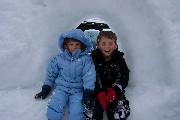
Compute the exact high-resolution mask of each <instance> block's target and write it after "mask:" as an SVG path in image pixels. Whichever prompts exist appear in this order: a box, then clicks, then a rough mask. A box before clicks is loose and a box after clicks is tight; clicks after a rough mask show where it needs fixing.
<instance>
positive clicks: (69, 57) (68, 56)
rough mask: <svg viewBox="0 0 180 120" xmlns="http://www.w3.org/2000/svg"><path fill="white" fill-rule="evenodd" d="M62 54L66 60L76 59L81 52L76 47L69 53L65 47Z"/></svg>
mask: <svg viewBox="0 0 180 120" xmlns="http://www.w3.org/2000/svg"><path fill="white" fill-rule="evenodd" d="M63 55H64V57H65V58H66V59H67V60H74V59H78V58H79V57H80V56H81V55H82V52H81V49H76V50H75V51H74V52H73V54H71V53H70V52H69V51H68V50H67V49H65V50H64V52H63Z"/></svg>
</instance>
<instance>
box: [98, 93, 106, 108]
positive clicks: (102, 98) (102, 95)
mask: <svg viewBox="0 0 180 120" xmlns="http://www.w3.org/2000/svg"><path fill="white" fill-rule="evenodd" d="M97 98H98V100H99V103H100V104H101V106H102V108H103V109H107V102H106V100H107V96H106V92H99V93H98V95H97Z"/></svg>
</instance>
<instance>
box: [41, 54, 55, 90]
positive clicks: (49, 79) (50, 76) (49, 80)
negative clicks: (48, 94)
mask: <svg viewBox="0 0 180 120" xmlns="http://www.w3.org/2000/svg"><path fill="white" fill-rule="evenodd" d="M58 73H59V67H58V62H57V58H56V57H55V58H54V59H53V60H52V61H51V62H50V63H49V65H48V69H47V75H46V79H45V81H44V85H49V86H50V87H51V88H52V87H53V86H54V83H55V80H56V78H57V77H58Z"/></svg>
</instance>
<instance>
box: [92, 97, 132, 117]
mask: <svg viewBox="0 0 180 120" xmlns="http://www.w3.org/2000/svg"><path fill="white" fill-rule="evenodd" d="M93 106H94V108H93V119H92V120H102V119H103V112H104V110H103V108H102V107H101V105H100V103H99V101H98V100H97V99H95V100H94V105H93ZM106 113H107V117H108V120H126V118H127V117H128V116H129V115H130V108H129V101H128V100H126V97H125V95H121V96H118V98H116V99H115V100H114V101H113V102H111V103H108V107H107V109H106Z"/></svg>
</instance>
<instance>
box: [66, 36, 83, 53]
mask: <svg viewBox="0 0 180 120" xmlns="http://www.w3.org/2000/svg"><path fill="white" fill-rule="evenodd" d="M70 41H73V42H80V43H81V50H82V51H85V50H86V45H85V44H84V43H82V42H81V41H80V40H77V39H74V38H64V42H63V48H65V46H66V45H68V43H69V42H70Z"/></svg>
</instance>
